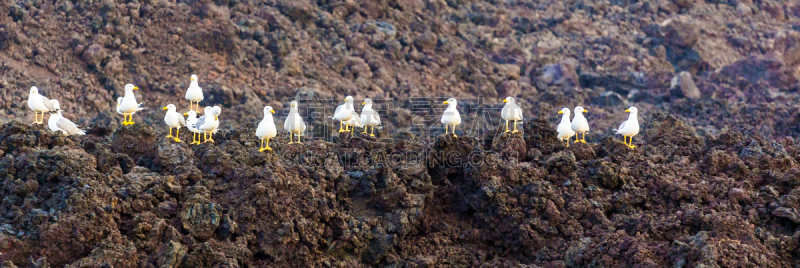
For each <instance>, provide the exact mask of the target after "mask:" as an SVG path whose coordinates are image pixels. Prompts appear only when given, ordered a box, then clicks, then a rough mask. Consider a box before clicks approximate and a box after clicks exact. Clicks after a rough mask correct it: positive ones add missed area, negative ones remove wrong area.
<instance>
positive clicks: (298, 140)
mask: <svg viewBox="0 0 800 268" xmlns="http://www.w3.org/2000/svg"><path fill="white" fill-rule="evenodd" d="M297 143H299V144H303V143H302V142H300V134H299V133H298V134H297Z"/></svg>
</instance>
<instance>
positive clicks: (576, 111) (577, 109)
mask: <svg viewBox="0 0 800 268" xmlns="http://www.w3.org/2000/svg"><path fill="white" fill-rule="evenodd" d="M585 112H586V110H585V109H583V107H581V106H578V107H575V114H576V115H579V114H581V113H585Z"/></svg>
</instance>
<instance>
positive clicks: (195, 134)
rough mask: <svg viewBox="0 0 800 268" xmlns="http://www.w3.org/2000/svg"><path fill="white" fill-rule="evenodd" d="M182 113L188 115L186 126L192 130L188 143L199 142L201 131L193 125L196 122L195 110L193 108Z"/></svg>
mask: <svg viewBox="0 0 800 268" xmlns="http://www.w3.org/2000/svg"><path fill="white" fill-rule="evenodd" d="M183 115H186V116H188V117H187V118H186V128H188V129H189V131H191V132H192V143H189V144H200V133H201V131H200V130H199V129H197V128H196V127H195V124H196V123H197V112H195V111H194V110H189V111H188V112H186V113H185V114H183Z"/></svg>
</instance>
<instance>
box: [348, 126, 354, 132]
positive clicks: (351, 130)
mask: <svg viewBox="0 0 800 268" xmlns="http://www.w3.org/2000/svg"><path fill="white" fill-rule="evenodd" d="M348 126H349V125H348ZM354 130H356V126H351V127H350V134H353V131H354Z"/></svg>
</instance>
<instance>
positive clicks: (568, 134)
mask: <svg viewBox="0 0 800 268" xmlns="http://www.w3.org/2000/svg"><path fill="white" fill-rule="evenodd" d="M558 113H559V114H563V115H562V116H561V123H559V124H558V127H557V128H556V131H558V139H559V140H562V141H563V140H567V147H569V138H572V136H575V131H574V130H572V123H570V122H569V108H567V107H564V109H561V111H558Z"/></svg>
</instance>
